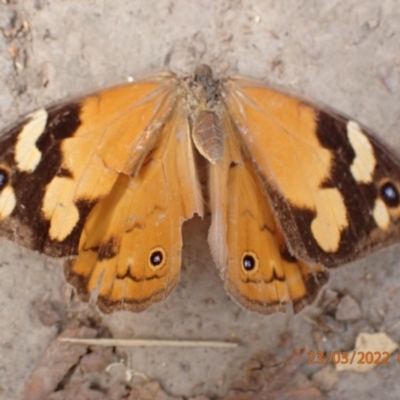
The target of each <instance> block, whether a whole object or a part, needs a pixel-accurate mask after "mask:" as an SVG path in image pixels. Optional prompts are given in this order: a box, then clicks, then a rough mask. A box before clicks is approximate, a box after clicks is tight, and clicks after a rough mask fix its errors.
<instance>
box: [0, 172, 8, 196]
mask: <svg viewBox="0 0 400 400" xmlns="http://www.w3.org/2000/svg"><path fill="white" fill-rule="evenodd" d="M9 180H10V177H9V171H7V170H6V169H5V168H2V167H0V191H1V190H3V189H4V188H5V187H6V186H7V185H8V183H9Z"/></svg>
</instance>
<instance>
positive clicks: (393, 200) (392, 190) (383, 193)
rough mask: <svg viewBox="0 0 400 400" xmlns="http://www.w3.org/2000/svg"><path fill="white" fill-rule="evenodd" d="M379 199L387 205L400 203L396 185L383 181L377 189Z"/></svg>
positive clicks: (393, 205)
mask: <svg viewBox="0 0 400 400" xmlns="http://www.w3.org/2000/svg"><path fill="white" fill-rule="evenodd" d="M379 193H380V197H381V199H382V200H383V201H384V202H385V204H386V205H387V206H388V207H391V208H394V207H398V206H399V205H400V195H399V191H398V189H397V187H396V185H395V184H394V183H393V182H390V181H386V182H384V183H383V184H382V185H381V187H380V190H379Z"/></svg>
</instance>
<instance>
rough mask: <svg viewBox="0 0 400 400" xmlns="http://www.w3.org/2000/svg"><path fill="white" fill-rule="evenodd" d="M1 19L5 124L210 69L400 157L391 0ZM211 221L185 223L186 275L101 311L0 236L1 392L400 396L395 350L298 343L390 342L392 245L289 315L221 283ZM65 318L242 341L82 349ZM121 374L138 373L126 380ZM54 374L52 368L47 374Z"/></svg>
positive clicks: (399, 88)
mask: <svg viewBox="0 0 400 400" xmlns="http://www.w3.org/2000/svg"><path fill="white" fill-rule="evenodd" d="M0 29H1V31H0V82H1V83H0V88H1V90H0V127H1V128H4V127H6V126H7V125H8V124H9V123H11V122H12V121H15V120H17V119H18V117H20V116H21V115H23V114H24V113H26V112H28V111H32V110H33V109H35V108H36V107H39V106H42V105H45V104H49V103H53V102H55V101H58V100H61V99H64V98H65V97H68V96H74V95H77V94H82V93H85V92H90V91H92V90H95V89H99V88H102V87H104V86H108V85H111V84H115V83H118V82H121V81H124V80H125V79H126V78H127V77H129V76H135V75H138V74H141V73H143V72H145V71H156V70H162V69H171V70H173V71H174V72H177V73H180V74H187V73H190V72H191V71H192V70H193V68H194V66H195V65H197V64H199V63H208V64H210V65H211V66H212V67H213V69H214V70H215V72H216V73H217V75H219V76H226V75H228V74H231V73H234V72H240V73H241V74H243V75H247V76H252V77H255V78H260V79H264V80H266V81H268V82H271V83H273V84H274V85H281V86H283V87H285V88H288V89H289V90H291V91H293V92H296V93H299V94H300V95H303V96H306V97H308V98H313V99H315V100H317V101H321V102H323V103H325V104H328V105H330V106H332V107H334V108H336V109H338V110H340V111H342V112H344V113H345V114H348V115H351V116H352V117H353V118H355V119H357V120H359V121H361V122H362V123H364V124H365V125H367V126H369V127H371V129H372V130H374V131H375V132H377V135H378V136H379V137H381V138H382V139H383V140H385V141H386V142H387V143H388V144H389V145H390V146H391V147H392V148H393V149H394V151H395V152H396V153H397V154H399V155H400V135H399V132H398V130H399V128H398V126H399V124H400V110H399V104H400V85H399V78H400V55H399V49H400V8H399V2H398V1H397V0H383V1H382V0H329V1H325V0H324V1H321V0H309V1H307V2H297V1H295V0H265V1H262V2H254V1H251V0H231V1H229V0H216V1H211V0H208V1H207V0H161V1H160V0H158V1H156V0H146V1H144V0H131V1H106V0H103V1H101V0H90V1H78V0H69V1H62V0H47V1H46V0H25V1H23V0H2V1H1V2H0ZM208 224H209V221H208V220H205V221H202V220H200V219H198V218H195V219H193V220H191V221H189V222H187V223H186V224H185V226H184V253H183V267H182V278H181V282H180V284H179V286H178V288H177V289H176V290H175V291H174V292H173V293H172V295H171V296H170V297H169V298H168V299H167V300H166V301H164V302H163V303H161V304H158V305H156V306H154V307H152V308H151V309H150V310H148V311H145V312H143V313H141V314H133V313H130V312H117V313H114V314H112V315H102V314H100V313H99V312H98V311H96V309H94V308H93V307H92V306H90V305H87V304H80V303H79V302H78V301H77V300H76V298H75V297H74V296H73V293H72V294H71V289H70V287H69V286H68V285H67V284H66V283H65V280H64V276H63V271H62V262H61V261H59V260H53V259H49V258H48V257H45V256H43V255H40V254H38V253H35V252H32V251H29V250H25V249H22V248H20V247H18V246H16V245H15V244H13V243H11V242H9V241H6V240H3V239H2V240H1V242H0V349H1V350H0V399H1V400H3V399H4V400H8V399H10V400H15V399H22V398H23V392H24V390H25V399H34V398H37V399H44V398H51V399H68V398H74V399H81V398H82V399H119V398H132V399H136V398H137V399H139V398H143V399H144V398H158V399H167V398H169V397H168V396H174V397H184V398H190V397H197V398H198V399H206V398H223V397H225V396H227V395H228V394H229V395H230V396H233V397H231V398H237V399H238V398H247V397H243V396H245V394H244V393H252V390H253V392H254V393H256V394H255V397H254V398H263V399H270V398H271V399H272V398H288V399H290V398H298V399H311V398H315V399H317V398H318V399H319V398H321V399H322V398H326V399H350V398H363V399H364V400H367V399H378V398H380V399H381V398H384V399H398V398H399V396H400V380H399V379H398V377H399V374H400V363H399V362H398V353H397V352H395V353H393V355H392V356H391V358H390V365H377V366H376V368H374V369H372V370H371V371H369V372H364V373H358V372H350V371H344V372H338V371H336V370H335V368H334V366H333V365H332V363H328V364H326V365H323V366H321V365H315V364H314V365H312V364H310V363H309V362H308V361H309V358H307V357H308V356H307V352H308V351H318V350H323V351H326V352H327V351H349V350H351V349H353V348H354V346H355V339H356V337H357V335H358V333H360V332H368V333H374V332H385V333H386V334H387V335H388V336H389V337H390V338H391V339H392V340H394V341H395V342H397V343H400V323H399V319H400V312H399V311H398V305H399V304H400V290H398V289H399V288H400V260H399V258H400V257H399V256H400V247H399V246H394V247H392V248H390V249H388V250H385V251H382V252H380V253H378V254H377V253H375V254H372V255H371V256H369V257H368V258H366V259H363V260H361V261H359V262H356V263H353V264H351V265H346V266H344V267H341V268H339V269H337V270H335V271H333V272H332V274H331V279H330V281H329V283H328V285H327V289H329V291H328V292H326V293H325V300H320V301H319V302H318V303H317V304H316V305H314V306H313V307H308V308H307V309H306V310H304V311H303V312H302V313H300V314H299V315H297V316H293V315H284V314H275V315H270V316H262V315H258V314H255V313H251V312H249V311H245V310H242V309H241V308H240V307H239V306H237V305H236V304H235V303H234V302H233V301H232V300H230V299H229V298H228V296H227V294H226V293H225V292H224V289H223V284H222V281H221V280H220V278H219V276H218V272H217V270H216V268H215V265H214V263H213V261H212V259H211V255H210V253H209V250H208V245H207V241H206V233H207V229H208ZM327 289H326V290H327ZM327 298H329V299H333V300H332V302H333V306H332V304H331V303H332V302H331V303H330V305H327V304H328V303H329V301H328V300H326V299H327ZM339 309H340V312H339ZM339 314H340V315H339ZM71 321H73V322H72V323H71ZM67 327H68V329H69V330H68V331H67V333H65V332H64V333H63V335H67V336H68V334H69V335H70V336H74V335H75V336H82V335H83V336H95V335H97V336H112V337H114V338H147V339H175V340H218V341H233V342H238V343H239V344H240V345H239V346H238V347H237V348H235V349H213V348H195V349H190V348H189V349H188V348H159V347H149V348H125V349H122V348H118V349H101V350H99V349H98V348H93V347H90V348H89V347H88V346H86V347H85V346H83V347H80V348H79V349H80V350H79V349H78V350H79V351H78V350H76V349H77V348H75V350H73V346H72V347H65V346H66V345H61V344H60V343H59V342H57V341H55V342H54V339H55V338H56V337H57V336H58V335H59V334H60V332H62V331H63V330H64V329H67ZM85 329H86V330H85ZM63 346H64V347H63ZM68 346H70V345H68ZM302 348H306V350H305V353H303V354H302V355H301V357H302V358H301V357H300V356H299V353H298V351H299V350H298V349H302ZM71 349H72V350H71ZM96 357H97V358H96ZM299 357H300V358H299ZM94 358H96V360H97V361H93V359H94ZM121 358H122V359H123V360H124V361H123V364H121V365H117V366H116V367H115V368H111V370H110V371H108V372H104V368H105V366H106V365H110V364H112V363H113V362H117V361H118V360H120V359H121ZM88 360H89V361H88ZM249 360H250V361H249ZM271 360H272V361H271ZM284 360H286V364H285V363H283V362H284ZM282 363H283V364H282ZM88 365H90V366H91V367H89V366H88ZM277 366H279V367H280V369H279V368H278V369H276V367H277ZM129 368H132V369H134V370H135V371H137V372H138V373H140V374H139V375H138V376H135V377H134V378H133V379H132V380H130V377H129V376H128V377H125V375H124V371H125V372H126V371H128V369H129ZM271 368H272V369H271ZM115 371H117V372H115ZM249 371H250V372H249ZM263 371H264V372H265V371H266V372H265V373H264V372H263ZM89 372H90V373H91V374H92V375H90V376H89ZM93 372H96V373H98V375H96V377H93ZM41 374H42V375H41ZM52 374H53V375H57V374H58V377H57V378H54V379H53V380H52V383H49V380H51V379H50V378H49V376H50V375H52ZM254 374H255V375H254ZM260 374H261V375H262V377H263V378H260ZM43 376H44V378H43ZM110 376H112V379H111V378H110ZM255 376H257V379H255ZM145 377H147V379H149V382H150V383H149V382H147V381H146V379H145ZM46 379H47V380H46ZM57 379H58V380H57ZM260 379H261V380H260ZM106 381H107V382H106ZM43 382H47V383H46V385H47V386H46V385H45V384H44V383H43ZM116 382H117V383H116ZM118 382H119V383H118ZM121 382H123V383H121ZM146 382H147V383H146ZM255 382H256V383H255ZM26 385H27V386H26ZM52 385H53V386H52ZM79 385H81V386H79ZM107 385H108V386H107ZM113 385H114V386H113ZM118 385H119V386H118ZM121 385H122V386H121ZM146 385H147V386H146ZM257 385H258V386H257ZM293 385H297V386H296V388H295V389H293V388H294V386H293ZM103 386H104V387H103ZM106 386H107V388H106ZM117 386H118V388H117ZM121 388H123V389H121ZM229 389H231V391H229ZM74 390H75V392H74ZM124 390H125V392H123V391H124ZM228 391H229V392H228ZM34 392H35V393H36V397H35V395H34V394H33V393H34ZM38 393H39V394H38ZM40 393H41V394H40ZM50 393H53V394H50ZM78 393H80V396H81V397H79V395H78ZM83 393H86V394H83ZM88 393H90V394H88ZM127 393H128V394H127ZM132 393H134V394H132ZM238 393H239V395H238ZM240 393H242V394H241V395H240ZM246 395H248V394H246ZM63 396H64V397H63ZM96 396H97V397H96ZM101 396H103V397H101ZM128 396H131V397H128ZM235 396H236V397H235ZM240 396H242V397H240ZM257 396H258V397H257ZM285 396H286V397H285ZM301 396H303V397H301ZM248 398H250V397H248Z"/></svg>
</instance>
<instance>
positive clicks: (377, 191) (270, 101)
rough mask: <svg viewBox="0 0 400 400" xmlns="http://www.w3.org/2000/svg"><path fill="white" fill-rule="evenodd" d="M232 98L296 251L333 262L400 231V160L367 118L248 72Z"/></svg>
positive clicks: (232, 84)
mask: <svg viewBox="0 0 400 400" xmlns="http://www.w3.org/2000/svg"><path fill="white" fill-rule="evenodd" d="M223 96H224V100H225V101H226V104H227V107H228V109H229V111H230V113H231V116H232V119H233V120H234V121H235V124H236V126H237V129H238V130H239V131H240V133H241V137H242V140H243V142H244V145H245V147H246V149H247V151H248V153H249V154H250V157H251V159H252V161H253V163H254V165H256V166H257V170H258V173H259V174H260V176H261V177H262V180H263V182H264V185H265V187H266V189H267V192H268V194H269V196H270V198H271V201H272V205H273V209H274V214H275V216H276V218H277V219H278V221H279V224H280V226H281V228H282V231H283V233H284V236H285V239H286V241H287V245H288V248H289V250H290V251H291V253H292V254H294V255H295V256H296V257H298V258H300V259H303V260H305V261H308V262H315V263H320V264H322V265H324V266H327V267H333V266H337V265H340V264H343V263H345V262H347V261H350V260H353V259H355V258H357V257H360V256H362V255H365V254H366V253H367V252H370V251H372V250H374V249H376V248H380V247H384V246H387V245H388V244H390V243H392V242H393V241H394V240H398V239H399V236H400V224H399V222H400V221H399V217H400V198H399V192H400V163H399V161H398V160H397V159H396V158H395V157H394V156H393V155H391V154H390V152H389V150H387V149H385V148H384V147H383V146H382V145H381V144H380V143H379V141H378V140H377V139H376V138H374V137H372V136H371V135H370V134H368V133H367V132H366V130H365V129H364V128H362V127H361V126H360V124H358V123H356V122H354V121H351V120H349V119H346V118H344V117H341V116H340V115H338V114H336V113H333V112H327V111H324V110H320V109H318V108H316V107H314V106H311V105H310V104H308V103H306V102H303V101H301V100H298V99H296V98H294V97H291V96H288V95H285V94H283V93H280V92H277V91H274V90H270V89H268V88H266V87H263V85H262V84H260V83H256V82H254V81H251V80H247V79H245V78H234V79H231V80H228V81H226V82H225V84H224V94H223Z"/></svg>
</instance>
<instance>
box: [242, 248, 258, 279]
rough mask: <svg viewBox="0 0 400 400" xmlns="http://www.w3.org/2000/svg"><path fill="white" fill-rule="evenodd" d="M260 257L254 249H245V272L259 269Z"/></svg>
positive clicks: (243, 258) (243, 260) (243, 259)
mask: <svg viewBox="0 0 400 400" xmlns="http://www.w3.org/2000/svg"><path fill="white" fill-rule="evenodd" d="M258 266H259V263H258V257H257V256H256V254H255V253H253V252H252V251H245V252H244V253H243V256H242V268H243V270H244V272H246V273H247V274H248V273H254V272H256V271H257V270H258Z"/></svg>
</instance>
